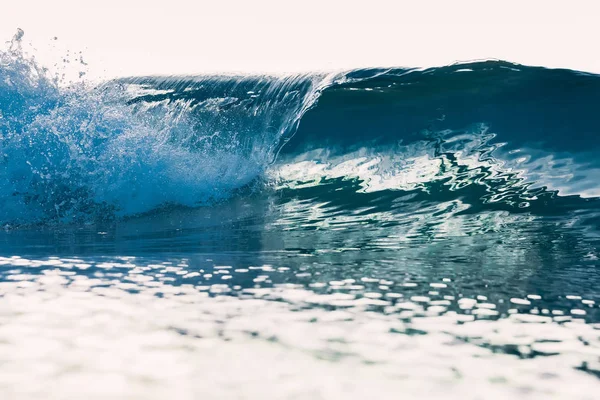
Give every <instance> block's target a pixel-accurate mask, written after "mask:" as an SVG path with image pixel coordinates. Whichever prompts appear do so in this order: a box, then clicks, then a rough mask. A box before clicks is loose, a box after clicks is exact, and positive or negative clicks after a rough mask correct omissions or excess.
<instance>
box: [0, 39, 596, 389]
mask: <svg viewBox="0 0 600 400" xmlns="http://www.w3.org/2000/svg"><path fill="white" fill-rule="evenodd" d="M0 78H1V79H0V150H1V154H2V159H1V160H0V222H1V223H2V225H3V227H4V229H3V230H2V232H0V255H1V257H0V393H2V398H7V399H9V398H10V399H29V398H31V399H34V398H35V399H38V398H52V399H79V398H86V399H95V398H97V399H106V398H115V399H137V398H140V399H141V398H143V399H154V398H156V399H163V398H178V399H196V398H200V397H202V398H211V399H234V398H235V399H245V398H247V399H254V398H273V399H288V398H289V399H337V398H344V399H353V398H371V397H375V396H377V397H379V398H386V399H387V398H398V397H403V398H432V399H436V398H447V399H496V398H498V399H504V398H506V397H508V396H512V397H513V398H519V399H521V398H523V399H553V398H555V399H594V398H596V393H597V392H598V389H599V388H600V381H599V380H598V377H599V375H600V324H599V323H600V308H599V304H600V291H599V290H598V288H599V287H600V286H599V284H600V270H599V261H598V256H599V252H600V246H599V244H600V236H599V233H600V225H599V222H600V197H599V196H600V185H599V184H598V176H600V175H599V174H600V161H598V160H599V158H598V156H599V155H600V139H599V138H600V136H598V123H597V118H596V115H597V108H598V104H600V101H599V100H600V77H598V76H597V75H591V74H585V73H582V72H577V71H569V70H550V69H545V68H537V67H527V66H523V65H516V64H511V63H507V62H502V61H487V62H477V63H471V64H460V65H454V66H448V67H442V68H432V69H424V70H423V69H418V70H417V69H372V70H357V71H350V72H343V73H333V74H304V75H293V76H276V77H272V76H194V77H132V78H127V79H121V80H116V81H109V82H105V83H103V84H100V85H95V86H92V85H90V84H87V83H85V82H79V83H76V84H72V85H70V86H66V85H63V84H60V82H57V81H56V80H55V79H53V78H52V77H51V76H50V75H49V74H48V73H47V72H46V71H44V70H43V69H41V68H40V67H39V66H38V65H37V64H36V63H35V62H34V61H33V60H32V59H30V58H28V57H26V56H24V55H23V54H22V53H21V52H20V50H19V46H18V43H15V42H13V44H12V46H11V48H10V49H9V50H7V51H5V52H3V53H0Z"/></svg>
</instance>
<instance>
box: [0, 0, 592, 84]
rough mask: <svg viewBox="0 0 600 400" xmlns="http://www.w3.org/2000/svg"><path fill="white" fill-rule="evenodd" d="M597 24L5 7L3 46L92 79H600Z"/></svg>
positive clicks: (456, 15) (437, 8) (529, 14)
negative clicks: (465, 66) (445, 69)
mask: <svg viewBox="0 0 600 400" xmlns="http://www.w3.org/2000/svg"><path fill="white" fill-rule="evenodd" d="M365 4H366V6H365ZM598 15H600V4H599V3H598V2H597V1H594V0H575V1H572V2H570V4H566V2H560V3H559V2H552V1H550V2H548V1H546V2H544V1H539V0H531V1H528V2H526V3H525V2H522V1H516V0H507V1H503V2H501V3H500V2H497V3H496V4H492V2H483V1H475V0H459V1H453V2H448V1H422V2H418V3H417V2H403V1H388V0H372V1H369V2H362V1H361V2H357V1H339V0H332V1H321V2H319V1H316V0H306V1H302V2H298V3H290V2H286V3H284V2H280V1H273V0H254V1H247V2H244V1H221V2H205V1H200V2H192V1H184V0H172V1H169V2H165V1H139V0H133V1H124V0H121V1H116V0H106V1H103V2H97V3H90V4H86V5H82V2H80V1H75V0H55V1H51V2H47V1H41V0H36V1H24V2H20V3H16V2H11V3H10V4H8V5H4V6H3V7H2V15H0V40H1V41H3V42H6V41H9V40H10V39H11V38H12V36H13V35H14V34H15V32H16V31H17V28H21V29H23V30H24V31H25V37H24V39H23V42H24V43H25V45H26V46H25V48H26V49H28V45H29V44H31V45H32V46H33V48H35V50H28V52H29V53H30V54H33V55H35V57H36V59H38V60H39V61H40V63H41V64H42V65H44V66H49V67H52V65H54V64H56V63H57V62H58V63H59V64H60V63H61V62H60V59H61V58H62V57H63V56H65V55H66V51H67V50H70V51H72V52H76V53H78V52H79V51H81V52H82V54H83V57H84V59H85V61H86V62H87V64H88V67H87V70H88V71H87V72H88V76H89V77H90V78H92V79H99V78H111V77H116V76H127V75H149V74H154V75H183V74H202V73H214V72H222V73H227V72H248V73H256V72H268V73H283V72H299V71H313V70H315V71H316V70H336V69H350V68H359V67H391V66H398V67H429V66H439V65H447V64H451V63H455V62H465V61H470V60H479V59H490V58H492V59H502V60H506V61H512V62H517V63H521V64H527V65H539V66H545V67H551V68H557V67H559V68H570V69H577V70H582V71H587V72H595V73H600V57H598V56H597V54H596V52H597V50H596V47H597V43H596V41H597V38H598V37H600V25H599V24H597V21H596V20H597V16H598ZM50 16H52V18H50ZM54 37H57V38H58V40H56V41H54V40H52V38H54Z"/></svg>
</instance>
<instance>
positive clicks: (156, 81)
mask: <svg viewBox="0 0 600 400" xmlns="http://www.w3.org/2000/svg"><path fill="white" fill-rule="evenodd" d="M19 40H20V37H19V36H18V35H17V37H15V39H14V40H13V42H12V43H11V45H10V47H9V48H8V49H7V50H6V51H4V52H0V150H1V155H2V160H1V161H0V221H1V222H2V223H3V224H5V225H7V226H17V225H29V224H55V223H72V222H75V223H81V222H84V223H89V222H94V221H98V220H111V219H115V218H122V217H127V216H132V215H137V214H141V213H146V212H149V211H152V210H156V209H160V208H164V207H166V206H169V205H178V206H186V207H196V206H201V205H210V204H212V203H213V202H215V201H219V200H223V199H226V198H228V197H231V196H235V195H237V194H238V193H240V192H241V191H242V192H243V191H244V190H245V189H247V188H249V187H255V188H258V189H257V190H258V191H259V192H261V191H262V192H269V191H272V190H275V191H276V192H279V193H283V192H285V191H287V192H289V191H291V192H290V193H292V194H290V196H292V197H294V196H301V194H300V189H303V188H307V187H315V188H317V189H319V188H320V191H319V190H316V191H314V190H313V191H312V192H311V196H313V197H316V198H318V197H319V196H323V197H324V198H325V197H327V198H329V197H331V196H330V191H331V190H332V189H331V186H330V184H331V182H338V184H343V182H354V183H355V184H351V186H352V190H351V194H352V195H353V196H358V197H360V196H361V195H364V194H368V193H373V192H393V193H395V194H394V196H392V197H402V196H406V195H407V194H411V193H413V194H414V193H417V192H418V193H421V194H423V193H424V194H426V195H427V196H429V197H428V201H434V202H435V201H437V202H440V203H442V202H443V201H446V200H448V199H449V198H452V199H460V200H461V202H463V203H464V204H468V207H467V208H469V209H470V210H471V212H477V210H480V209H491V210H492V211H493V210H504V211H509V212H516V213H519V212H533V213H537V214H557V213H558V214H560V213H568V212H572V211H573V210H581V209H590V208H592V209H596V208H597V207H598V200H597V199H598V197H599V196H600V189H599V187H598V185H597V183H596V177H597V176H598V173H599V172H600V162H599V161H598V159H599V158H598V151H599V149H600V136H599V135H598V134H597V122H596V117H595V115H596V113H595V111H596V105H597V104H599V100H600V77H599V76H596V75H591V74H584V73H580V72H576V71H570V70H549V69H544V68H537V67H526V66H522V65H516V64H511V63H508V62H503V61H483V62H476V63H468V64H460V65H452V66H447V67H441V68H430V69H362V70H354V71H346V72H339V73H338V72H336V73H330V74H324V73H322V74H300V75H289V76H195V77H132V78H124V79H119V80H114V81H109V82H105V83H103V84H101V85H98V86H91V85H90V84H87V83H85V82H80V83H77V84H72V85H69V86H64V85H62V84H61V82H59V81H57V79H54V78H52V77H51V76H50V74H49V73H48V72H47V71H45V70H44V69H43V68H41V67H40V66H39V65H38V64H37V63H36V62H35V60H34V59H33V58H28V57H27V56H25V55H24V54H23V52H22V51H21V49H20V45H19ZM328 185H329V186H328ZM287 192H286V193H287ZM341 192H344V191H341ZM341 192H340V193H341ZM344 195H348V193H346V192H344ZM358 197H357V198H358ZM389 201H395V200H393V199H390V200H389ZM347 207H354V209H353V210H349V211H348V212H350V211H352V212H354V211H355V210H356V209H358V208H361V207H367V205H365V204H363V203H361V202H360V200H357V202H355V203H353V205H352V206H350V205H347ZM388 207H389V208H392V207H391V205H388Z"/></svg>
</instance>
